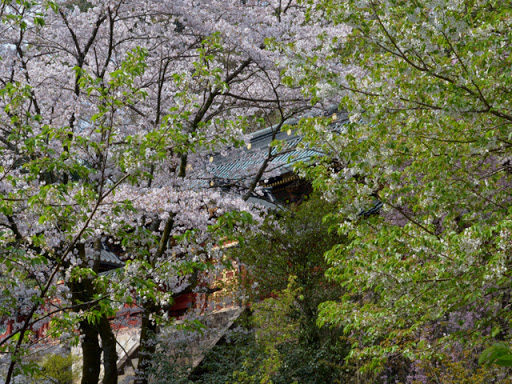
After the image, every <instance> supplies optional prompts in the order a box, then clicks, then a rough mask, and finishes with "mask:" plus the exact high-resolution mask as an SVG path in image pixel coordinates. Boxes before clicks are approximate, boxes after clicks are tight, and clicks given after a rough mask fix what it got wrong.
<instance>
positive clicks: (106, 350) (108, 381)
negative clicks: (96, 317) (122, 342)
mask: <svg viewBox="0 0 512 384" xmlns="http://www.w3.org/2000/svg"><path fill="white" fill-rule="evenodd" d="M98 330H99V334H100V337H101V344H102V347H103V368H104V371H105V375H104V376H103V384H117V351H116V337H115V336H114V332H112V328H111V327H110V322H109V321H108V319H107V318H106V316H102V317H101V318H100V321H99V323H98Z"/></svg>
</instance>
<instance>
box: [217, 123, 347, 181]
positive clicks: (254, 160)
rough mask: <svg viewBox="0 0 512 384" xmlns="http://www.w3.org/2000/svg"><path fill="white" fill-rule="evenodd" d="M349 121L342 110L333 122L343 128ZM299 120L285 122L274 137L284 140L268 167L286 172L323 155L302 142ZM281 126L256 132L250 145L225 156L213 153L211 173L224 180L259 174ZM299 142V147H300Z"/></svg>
mask: <svg viewBox="0 0 512 384" xmlns="http://www.w3.org/2000/svg"><path fill="white" fill-rule="evenodd" d="M347 122H348V117H347V115H346V114H342V113H338V114H337V119H336V122H335V123H334V124H332V125H331V127H332V129H333V131H335V130H339V129H340V127H341V126H343V125H344V124H346V123H347ZM297 123H298V120H297V119H293V120H289V121H286V122H285V125H284V129H285V130H280V131H278V132H277V133H276V134H275V138H274V140H277V141H281V142H282V148H280V149H279V151H278V150H277V149H276V148H274V149H273V150H272V155H273V156H275V157H274V158H273V159H272V160H271V161H270V163H269V164H268V166H267V171H274V174H275V173H277V174H278V175H284V174H286V173H289V172H291V171H293V165H294V164H295V163H297V162H300V161H308V160H309V159H311V158H312V157H314V156H317V155H322V153H321V152H320V151H319V150H318V149H315V148H310V147H309V148H308V147H307V146H299V144H300V143H301V142H302V140H303V136H301V135H300V134H298V132H297V130H296V129H294V128H293V126H294V125H297ZM277 129H279V126H277V125H274V126H272V127H268V128H265V129H262V130H260V131H257V132H254V133H252V134H251V136H250V140H249V144H248V145H247V147H244V148H241V149H230V150H228V151H227V153H226V154H225V156H223V155H221V154H216V155H214V156H212V165H211V167H209V173H210V174H211V175H212V176H213V177H214V178H215V179H220V180H226V181H229V180H241V179H247V178H248V177H250V176H254V175H256V174H257V172H258V169H259V168H260V167H261V165H262V164H263V162H264V161H265V159H266V158H267V156H268V148H269V146H270V143H271V142H272V140H273V139H272V137H273V134H274V132H275V131H276V130H277ZM298 146H299V148H298Z"/></svg>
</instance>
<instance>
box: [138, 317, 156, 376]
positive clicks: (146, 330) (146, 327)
mask: <svg viewBox="0 0 512 384" xmlns="http://www.w3.org/2000/svg"><path fill="white" fill-rule="evenodd" d="M150 315H151V311H148V310H147V309H146V311H144V312H143V313H142V324H141V333H140V349H139V365H138V367H137V370H138V371H139V373H138V375H137V377H138V378H137V380H135V384H148V376H149V369H150V368H151V360H152V358H153V355H154V354H155V351H156V344H155V337H156V323H155V322H154V321H153V320H150V318H149V317H150Z"/></svg>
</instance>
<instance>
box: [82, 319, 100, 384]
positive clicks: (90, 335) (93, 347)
mask: <svg viewBox="0 0 512 384" xmlns="http://www.w3.org/2000/svg"><path fill="white" fill-rule="evenodd" d="M80 334H81V335H83V341H82V354H83V367H82V384H98V381H99V378H100V364H101V348H100V343H99V341H98V331H97V329H96V327H94V326H93V325H92V324H90V323H89V322H88V321H87V320H84V321H81V322H80Z"/></svg>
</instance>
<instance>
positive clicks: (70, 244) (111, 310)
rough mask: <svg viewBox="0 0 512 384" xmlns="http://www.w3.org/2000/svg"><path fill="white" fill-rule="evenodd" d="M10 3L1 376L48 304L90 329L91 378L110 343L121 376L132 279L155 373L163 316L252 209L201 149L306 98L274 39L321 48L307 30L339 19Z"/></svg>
mask: <svg viewBox="0 0 512 384" xmlns="http://www.w3.org/2000/svg"><path fill="white" fill-rule="evenodd" d="M0 4H1V7H0V18H1V21H2V23H1V24H0V56H1V59H2V61H1V62H0V98H1V101H0V103H1V105H2V111H1V113H0V119H1V121H0V143H1V144H0V151H1V161H0V226H1V227H2V231H0V242H1V247H2V251H1V253H0V258H1V260H2V265H1V267H0V268H1V269H0V283H1V286H2V292H3V295H2V298H1V300H2V309H1V311H2V312H1V315H2V317H3V318H5V319H6V320H9V319H10V320H11V321H13V322H14V328H13V329H12V332H11V333H10V334H8V335H7V336H5V337H3V338H2V339H1V340H0V348H1V350H2V352H3V353H4V356H5V357H6V358H7V368H6V379H5V382H6V383H10V382H11V381H12V380H13V377H15V376H18V375H29V374H30V372H31V370H32V369H33V366H32V365H30V364H25V360H24V355H25V354H26V353H28V351H29V350H30V348H31V346H32V345H31V343H34V342H36V339H35V338H34V333H35V331H36V330H37V329H38V328H40V327H41V325H42V324H43V323H45V322H48V321H50V319H51V321H52V326H51V327H50V329H49V332H50V333H51V335H52V336H53V337H60V339H61V340H62V341H63V342H64V341H66V339H67V338H70V339H76V337H77V336H78V335H79V336H80V340H81V346H82V349H83V359H84V364H83V372H82V382H83V383H96V382H98V377H99V365H100V352H102V353H103V360H104V363H103V364H104V368H105V376H104V382H105V383H115V382H117V370H116V363H117V354H116V345H115V336H114V334H113V333H112V330H111V327H110V324H109V317H110V316H112V315H114V314H115V312H116V310H117V309H118V308H119V307H121V306H122V305H124V304H126V303H128V304H129V303H132V302H133V295H134V294H137V295H138V296H139V297H140V298H141V304H140V305H141V309H142V311H143V312H142V336H141V338H142V340H141V346H142V352H143V353H142V358H141V360H140V365H139V369H140V378H139V382H141V383H144V382H147V375H146V374H145V371H146V370H147V368H148V367H149V366H150V355H151V352H152V351H154V345H151V342H150V339H151V334H152V333H154V332H156V321H157V320H160V319H162V318H163V314H164V312H165V309H166V308H167V307H168V306H169V305H170V304H171V303H172V301H173V297H174V295H176V294H178V293H180V292H183V291H185V290H190V289H194V288H196V287H197V285H198V274H199V272H202V273H203V275H205V274H208V271H210V272H209V274H210V276H213V275H214V273H213V272H212V269H214V268H217V267H218V266H219V265H220V264H218V263H217V267H215V266H214V265H215V263H213V261H212V260H213V259H215V258H216V251H215V250H214V245H215V244H216V242H217V241H218V240H217V238H216V237H215V236H216V234H215V231H212V230H211V227H212V225H213V224H215V223H216V220H217V219H218V218H219V217H221V216H222V215H223V214H224V213H227V212H231V211H233V210H236V211H251V210H252V207H251V206H249V205H248V204H247V203H245V202H244V201H243V200H242V199H240V196H241V193H240V190H237V191H236V193H235V194H231V195H230V194H228V193H226V191H224V192H223V193H220V192H219V191H217V190H215V188H213V187H212V186H211V183H210V181H209V177H210V176H209V175H208V172H206V168H207V167H206V162H207V161H208V159H209V157H210V156H211V154H212V153H215V152H217V151H219V150H220V149H221V148H225V147H226V146H233V147H237V146H238V147H240V146H243V145H245V143H244V140H245V136H244V131H245V130H246V128H247V127H248V126H251V125H256V126H258V125H259V126H260V127H263V126H265V125H270V124H274V123H278V125H277V126H278V127H279V128H280V127H281V126H282V125H283V124H284V122H285V121H286V119H288V118H290V117H292V116H294V115H297V114H300V113H303V112H304V111H306V110H308V109H310V108H311V107H310V105H311V104H310V100H309V96H308V95H304V94H303V93H302V91H301V89H300V88H299V87H291V86H290V82H289V78H287V77H285V76H283V74H282V72H281V69H282V68H283V65H284V64H283V63H282V62H281V61H280V57H281V56H282V49H281V47H280V45H277V44H276V42H277V41H279V42H289V43H290V44H292V43H293V44H294V46H295V47H297V46H301V47H303V48H304V49H313V48H315V46H314V45H312V46H311V47H309V48H307V46H308V44H313V43H314V42H315V40H314V39H313V38H312V37H314V36H316V35H317V34H319V33H324V34H325V36H330V35H329V34H332V33H334V32H333V30H332V28H330V27H329V26H328V25H323V26H322V25H318V26H317V27H316V28H315V29H314V30H312V29H311V28H310V26H308V25H306V24H305V23H304V22H305V20H306V17H307V15H306V13H305V12H306V10H307V8H305V7H304V6H302V5H300V4H299V3H297V2H295V1H289V2H287V3H283V2H281V1H268V2H260V1H241V2H240V1H228V2H225V1H223V2H220V1H188V0H184V1H142V0H140V1H138V0H116V1H110V2H101V1H30V0H26V1H21V0H18V1H11V0H3V1H2V2H1V3H0ZM318 46H321V44H319V45H317V47H318ZM325 102H326V103H327V102H328V100H327V99H326V101H325ZM269 153H270V151H269ZM264 171H265V170H264V169H261V170H260V172H256V173H255V176H256V177H257V178H259V177H262V176H263V174H264ZM255 181H257V179H256V180H251V181H249V182H247V183H246V184H245V186H243V185H242V186H241V188H242V192H246V196H249V195H248V194H247V189H243V188H249V193H252V192H253V190H254V188H255V186H256V182H255ZM239 187H240V186H239ZM240 217H246V216H244V215H241V216H240ZM255 217H256V216H255ZM106 241H114V242H120V243H121V244H122V246H123V247H124V249H125V250H126V259H127V262H126V266H125V268H123V269H122V270H120V271H117V272H116V273H113V274H111V275H109V277H108V278H105V277H99V275H98V272H99V270H98V267H99V256H100V253H101V248H102V247H103V246H104V242H106ZM217 252H218V251H217ZM77 327H78V329H79V333H78V334H77V333H76V332H75V331H74V330H76V329H77ZM98 337H100V338H101V340H102V343H101V347H100V344H99V340H98Z"/></svg>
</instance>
